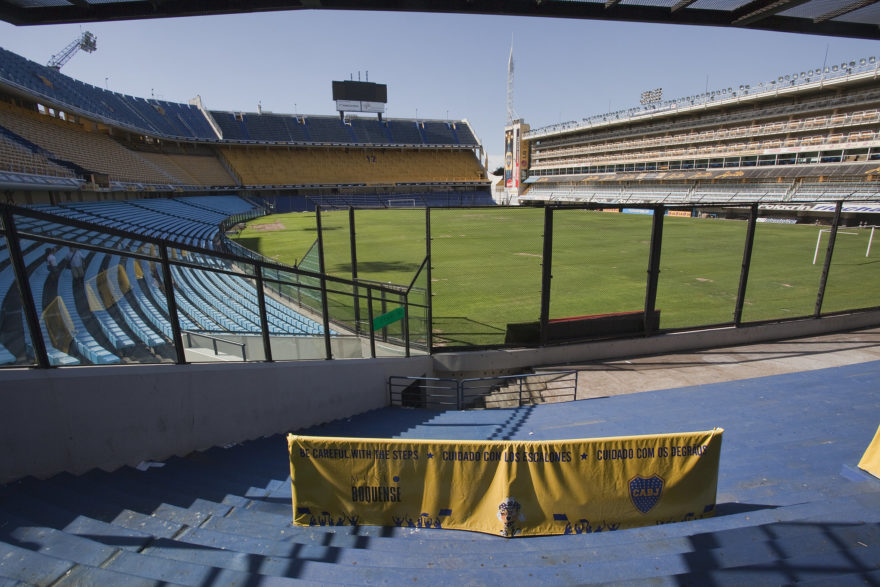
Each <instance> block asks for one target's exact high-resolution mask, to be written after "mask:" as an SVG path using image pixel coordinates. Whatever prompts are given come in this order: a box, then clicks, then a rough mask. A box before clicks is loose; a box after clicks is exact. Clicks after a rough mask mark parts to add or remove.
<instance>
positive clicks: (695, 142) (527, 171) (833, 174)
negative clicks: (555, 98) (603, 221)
mask: <svg viewBox="0 0 880 587" xmlns="http://www.w3.org/2000/svg"><path fill="white" fill-rule="evenodd" d="M878 74H880V60H878V58H876V57H870V58H860V59H857V60H852V61H847V62H844V63H841V64H834V65H828V66H825V67H824V68H816V69H805V70H803V71H795V72H790V73H784V74H782V75H779V76H778V77H777V78H775V79H772V80H767V81H762V82H757V83H751V84H748V85H739V86H737V87H728V88H722V89H719V90H715V91H711V92H706V93H703V94H700V95H695V96H687V97H682V98H678V99H672V100H666V101H662V102H654V103H649V104H646V105H643V106H639V107H635V108H630V109H626V110H621V111H617V112H609V113H603V114H597V115H593V116H589V117H586V118H583V119H581V120H578V121H570V122H567V123H562V124H556V125H552V126H548V127H543V128H537V129H532V130H529V129H528V126H527V125H525V126H523V123H522V121H520V122H518V123H516V124H514V125H511V126H510V127H509V132H510V133H512V134H513V133H520V134H521V145H519V146H520V148H521V151H522V155H521V157H519V158H517V159H516V161H515V163H514V164H519V165H520V168H521V169H520V173H518V174H517V173H516V171H517V170H513V175H518V176H519V177H516V178H515V179H519V180H521V183H520V184H519V185H511V184H508V193H509V196H510V198H509V199H511V200H512V201H519V203H521V204H538V205H544V204H554V205H592V206H597V207H602V206H617V205H658V204H659V205H665V206H681V207H684V208H685V209H688V207H691V209H692V210H693V212H694V214H695V215H696V214H699V213H717V212H718V210H717V209H718V208H720V207H722V206H736V205H737V204H750V203H753V202H757V203H759V204H761V207H762V208H763V209H765V210H775V211H777V212H779V214H781V215H786V213H787V215H788V216H792V217H794V216H800V217H801V218H802V219H807V220H809V221H815V219H816V215H814V214H810V213H811V212H814V211H815V212H818V213H820V214H819V215H820V216H821V217H822V218H828V217H829V216H828V212H829V209H828V206H827V205H826V206H819V205H818V202H823V201H824V202H828V201H832V202H833V201H838V200H843V201H845V202H847V206H846V207H845V209H844V213H845V214H847V212H848V211H850V210H852V214H847V216H846V217H847V218H849V219H850V220H855V221H857V222H863V221H868V220H869V219H870V218H873V216H866V215H865V213H871V214H876V213H877V212H880V205H878V204H877V203H876V202H878V201H880V183H878V181H877V180H878V179H880V134H878V131H880V85H878ZM856 202H858V203H859V204H858V205H856V204H855V203H856ZM850 203H852V204H850ZM707 208H716V210H711V211H710V210H708V209H707ZM858 211H860V212H861V214H859V213H858ZM871 223H872V224H873V222H871Z"/></svg>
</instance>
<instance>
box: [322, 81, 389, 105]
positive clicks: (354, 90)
mask: <svg viewBox="0 0 880 587" xmlns="http://www.w3.org/2000/svg"><path fill="white" fill-rule="evenodd" d="M333 100H335V101H339V100H343V101H352V102H381V103H383V104H387V103H388V86H387V85H385V84H376V83H373V82H355V81H341V82H339V81H334V82H333Z"/></svg>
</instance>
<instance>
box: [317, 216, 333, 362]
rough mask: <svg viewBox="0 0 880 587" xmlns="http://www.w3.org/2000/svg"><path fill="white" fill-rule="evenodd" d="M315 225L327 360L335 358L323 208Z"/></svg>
mask: <svg viewBox="0 0 880 587" xmlns="http://www.w3.org/2000/svg"><path fill="white" fill-rule="evenodd" d="M315 225H316V228H317V230H318V267H319V269H318V271H319V272H320V274H321V280H320V282H321V319H322V322H323V323H324V354H325V356H326V358H327V359H328V360H329V359H332V358H333V348H332V347H331V346H330V308H329V307H327V271H326V268H325V266H324V233H323V230H322V228H321V207H320V206H316V207H315Z"/></svg>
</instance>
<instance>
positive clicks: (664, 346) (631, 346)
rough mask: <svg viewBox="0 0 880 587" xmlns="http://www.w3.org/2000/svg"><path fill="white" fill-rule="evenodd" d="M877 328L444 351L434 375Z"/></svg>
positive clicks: (866, 315)
mask: <svg viewBox="0 0 880 587" xmlns="http://www.w3.org/2000/svg"><path fill="white" fill-rule="evenodd" d="M875 326H880V311H871V312H859V313H854V314H844V315H840V316H829V317H825V318H817V319H814V318H810V319H804V320H793V321H791V322H780V323H773V324H761V325H756V326H743V327H740V328H734V327H730V328H713V329H707V330H699V331H691V332H678V333H673V334H661V335H658V336H652V337H648V338H619V339H608V340H600V341H595V342H585V343H579V344H568V345H559V346H550V347H544V348H535V349H503V350H488V351H476V352H461V353H439V354H436V355H434V376H435V377H452V378H459V379H460V378H465V377H485V376H492V375H504V374H510V373H521V372H522V371H523V370H525V369H529V368H532V367H545V366H551V365H565V364H566V363H579V362H580V363H582V362H586V361H599V360H604V359H619V358H624V357H637V356H644V355H661V354H664V353H674V352H679V351H694V350H700V349H710V348H719V347H726V346H736V345H744V344H755V343H759V342H769V341H772V340H781V339H785V338H799V337H804V336H816V335H819V334H826V333H830V332H845V331H847V330H857V329H859V328H870V327H875Z"/></svg>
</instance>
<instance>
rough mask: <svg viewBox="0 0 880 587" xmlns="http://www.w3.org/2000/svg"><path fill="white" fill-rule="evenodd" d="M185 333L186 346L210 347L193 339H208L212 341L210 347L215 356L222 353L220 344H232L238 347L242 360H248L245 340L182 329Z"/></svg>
mask: <svg viewBox="0 0 880 587" xmlns="http://www.w3.org/2000/svg"><path fill="white" fill-rule="evenodd" d="M182 333H183V335H184V336H185V337H186V348H202V349H203V348H209V347H205V346H201V345H199V344H194V343H193V339H194V338H195V339H196V340H199V339H207V340H208V341H210V348H211V349H213V351H214V356H219V355H220V350H219V347H218V346H217V345H218V344H225V345H230V346H233V347H235V348H237V349H238V352H239V354H240V355H241V360H242V361H247V345H246V344H244V343H243V342H236V341H234V340H228V339H225V338H220V337H218V336H211V335H209V334H202V333H201V332H191V331H189V330H184V331H182Z"/></svg>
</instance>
